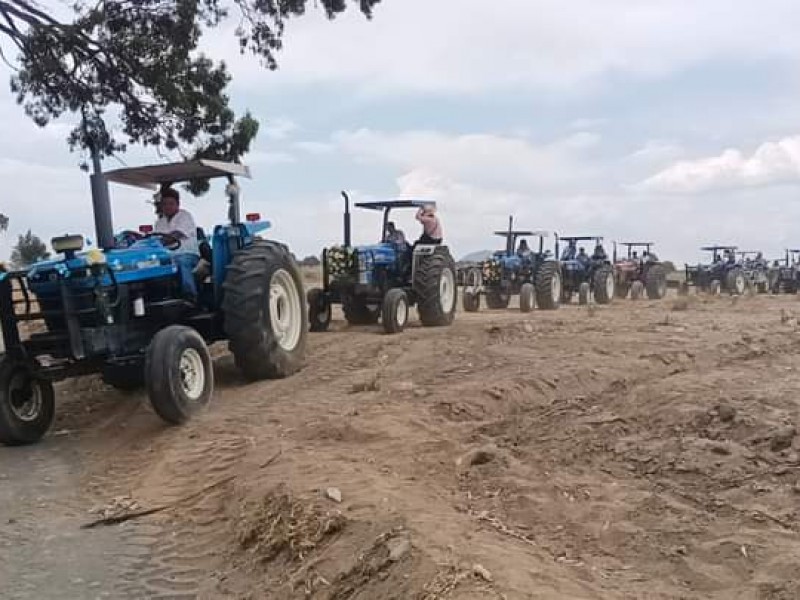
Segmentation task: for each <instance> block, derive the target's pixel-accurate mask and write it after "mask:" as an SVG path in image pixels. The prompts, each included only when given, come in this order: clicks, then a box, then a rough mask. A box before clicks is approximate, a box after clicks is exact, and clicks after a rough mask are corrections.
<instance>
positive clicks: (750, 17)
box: [207, 0, 800, 93]
mask: <svg viewBox="0 0 800 600" xmlns="http://www.w3.org/2000/svg"><path fill="white" fill-rule="evenodd" d="M798 17H800V7H798V5H797V2H796V1H795V0H763V1H762V2H758V3H755V2H737V3H733V4H732V3H731V2H730V0H703V1H702V2H698V1H697V0H637V1H636V2H632V1H631V0H604V1H603V2H598V1H597V0H573V1H572V2H568V3H564V2H561V1H558V0H503V2H499V3H498V2H487V1H486V0H436V2H431V1H430V0H403V1H402V2H385V3H381V4H380V5H378V7H377V8H376V10H375V17H374V19H373V20H372V21H370V22H368V21H366V20H365V19H364V18H363V17H362V16H361V15H360V14H359V13H358V12H357V11H356V10H351V11H349V12H348V13H346V14H344V15H342V16H341V17H340V18H338V19H337V20H336V21H334V22H333V23H331V22H329V21H328V20H327V19H325V18H324V17H323V16H322V15H321V12H320V11H310V12H309V14H308V15H306V16H304V17H303V18H301V19H297V20H296V21H293V22H291V23H289V25H288V27H287V31H286V36H285V49H284V51H283V52H282V53H281V55H280V56H279V62H280V67H281V69H280V71H278V72H277V73H275V74H271V73H267V72H266V71H264V70H262V69H260V68H259V66H258V64H257V61H255V60H253V58H252V57H249V56H245V57H241V56H239V54H238V49H237V47H236V44H235V42H234V40H233V39H232V37H231V36H230V35H227V34H225V33H224V32H222V31H220V32H215V34H214V35H213V36H212V37H211V38H209V40H208V42H207V43H208V44H209V45H210V47H211V48H213V50H214V51H215V52H217V53H224V54H226V55H227V59H228V62H229V63H230V64H231V66H232V68H233V71H234V73H235V75H236V76H237V78H238V79H237V81H236V83H237V85H240V86H247V87H248V88H250V89H252V90H253V91H263V90H265V89H266V90H267V91H269V90H272V89H279V86H280V84H281V83H288V84H311V85H313V84H319V83H338V84H348V85H353V86H354V87H353V91H354V92H356V93H357V92H362V93H363V92H367V93H387V92H396V91H400V92H403V93H409V92H411V93H413V92H444V93H464V92H476V91H497V90H507V89H529V90H530V89H541V88H545V89H553V90H560V91H562V92H575V91H577V90H578V89H579V88H580V89H583V88H585V87H586V85H587V84H590V85H591V84H593V83H596V82H597V80H598V77H599V76H602V75H605V74H609V73H628V74H635V75H639V76H644V77H659V76H662V75H665V74H669V73H672V72H675V71H678V70H680V69H684V68H687V67H690V66H692V65H696V64H699V63H703V62H708V61H716V60H730V61H733V62H736V61H748V62H749V61H756V60H760V59H770V58H775V57H778V58H789V59H796V58H797V56H798V53H799V52H800V38H798V37H797V36H796V35H795V24H796V23H797V20H798ZM231 27H233V25H231ZM266 77H269V78H270V81H271V82H272V83H273V85H270V86H269V87H265V86H264V85H263V80H264V78H266Z"/></svg>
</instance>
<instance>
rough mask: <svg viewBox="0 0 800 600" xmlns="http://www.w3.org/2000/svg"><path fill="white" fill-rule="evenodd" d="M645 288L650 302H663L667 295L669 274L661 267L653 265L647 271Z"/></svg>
mask: <svg viewBox="0 0 800 600" xmlns="http://www.w3.org/2000/svg"><path fill="white" fill-rule="evenodd" d="M644 287H645V289H646V290H647V297H648V298H649V299H650V300H661V299H662V298H663V297H664V296H666V295H667V272H666V271H665V270H664V267H662V266H661V265H653V266H651V267H650V268H649V269H648V270H647V276H646V277H645V282H644Z"/></svg>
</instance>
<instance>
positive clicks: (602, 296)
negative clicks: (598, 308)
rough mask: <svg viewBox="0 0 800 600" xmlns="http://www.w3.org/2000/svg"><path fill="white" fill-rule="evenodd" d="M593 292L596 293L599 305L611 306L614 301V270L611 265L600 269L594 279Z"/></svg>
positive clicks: (595, 273)
mask: <svg viewBox="0 0 800 600" xmlns="http://www.w3.org/2000/svg"><path fill="white" fill-rule="evenodd" d="M592 280H593V281H592V284H593V285H592V288H593V289H592V292H594V299H595V302H597V303H598V304H609V303H610V302H611V301H612V300H613V299H614V287H615V285H614V284H615V283H616V281H615V278H614V269H612V268H611V266H610V265H603V266H602V267H598V269H597V270H596V271H595V272H594V276H593V277H592Z"/></svg>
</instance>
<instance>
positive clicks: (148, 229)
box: [139, 225, 153, 235]
mask: <svg viewBox="0 0 800 600" xmlns="http://www.w3.org/2000/svg"><path fill="white" fill-rule="evenodd" d="M139 233H141V234H142V235H148V234H151V233H153V226H152V225H139Z"/></svg>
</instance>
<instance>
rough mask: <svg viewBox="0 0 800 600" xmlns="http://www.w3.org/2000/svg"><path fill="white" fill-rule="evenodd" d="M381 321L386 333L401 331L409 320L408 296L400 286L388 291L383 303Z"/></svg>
mask: <svg viewBox="0 0 800 600" xmlns="http://www.w3.org/2000/svg"><path fill="white" fill-rule="evenodd" d="M381 322H382V323H383V330H384V331H385V332H386V333H400V332H401V331H403V329H404V328H405V326H406V323H407V322H408V297H407V296H406V293H405V292H404V291H403V290H401V289H399V288H392V289H391V290H389V291H388V292H386V296H384V297H383V304H382V305H381Z"/></svg>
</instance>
